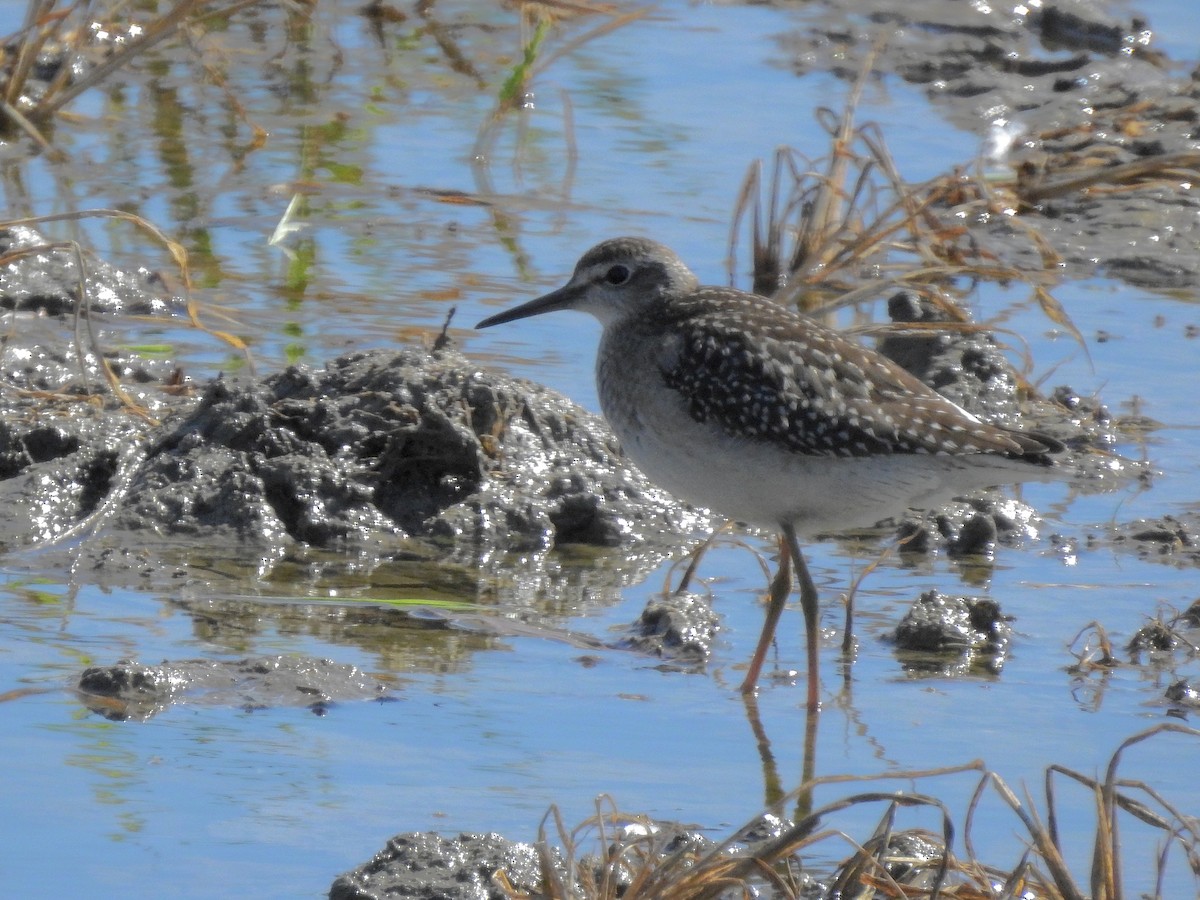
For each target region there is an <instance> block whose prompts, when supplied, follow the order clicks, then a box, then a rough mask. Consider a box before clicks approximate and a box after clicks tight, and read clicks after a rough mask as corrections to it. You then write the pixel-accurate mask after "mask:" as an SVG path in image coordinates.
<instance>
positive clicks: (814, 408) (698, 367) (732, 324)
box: [662, 291, 1048, 456]
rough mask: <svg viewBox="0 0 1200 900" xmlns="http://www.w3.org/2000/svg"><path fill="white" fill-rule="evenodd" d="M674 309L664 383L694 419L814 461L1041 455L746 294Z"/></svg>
mask: <svg viewBox="0 0 1200 900" xmlns="http://www.w3.org/2000/svg"><path fill="white" fill-rule="evenodd" d="M688 306H689V307H690V309H683V308H680V309H678V310H677V313H678V316H679V318H678V324H677V329H676V333H678V334H679V335H680V340H679V343H678V346H677V347H676V348H674V349H675V350H676V351H677V352H674V353H672V354H670V356H671V358H670V359H667V360H665V361H664V365H663V367H662V375H663V378H664V380H665V381H666V383H667V385H668V386H670V387H672V388H674V389H675V390H677V391H679V392H680V393H681V394H682V395H683V396H684V397H685V399H686V402H687V405H688V409H689V411H690V412H691V415H692V416H693V417H694V418H695V419H697V420H698V421H711V422H715V423H717V424H719V425H720V426H721V427H722V428H723V429H724V430H725V431H727V432H728V433H729V434H732V435H741V436H745V437H746V438H748V439H753V440H761V441H768V442H772V443H778V444H782V445H784V446H786V447H787V448H789V449H790V450H793V451H795V452H796V453H802V454H809V455H814V456H873V455H880V454H891V453H931V454H966V453H1004V454H1010V455H1017V456H1020V455H1025V454H1036V453H1039V452H1045V451H1046V450H1047V449H1048V447H1047V446H1045V445H1044V444H1042V443H1040V442H1039V441H1037V440H1034V439H1030V438H1025V437H1023V436H1021V435H1018V434H1014V433H1013V432H1009V431H1006V430H1004V429H1002V428H997V427H995V426H992V425H988V424H986V423H983V422H980V421H979V420H978V419H976V418H975V417H974V416H972V415H970V414H969V413H967V412H965V411H964V410H963V409H961V408H960V407H958V406H957V405H955V404H954V403H951V402H950V401H949V400H947V399H945V398H944V397H942V396H940V395H939V394H937V393H936V392H934V391H933V390H931V389H930V388H928V387H926V386H925V385H924V384H922V383H921V382H920V381H918V380H917V379H916V378H914V377H913V376H911V375H910V374H908V373H907V372H906V371H904V370H903V369H901V368H900V367H899V366H897V365H896V364H895V363H893V362H891V361H890V360H888V359H887V358H885V357H883V356H880V355H879V354H878V353H876V352H875V351H873V350H870V349H868V348H866V347H864V346H862V345H861V344H858V343H855V342H853V341H851V340H848V339H846V338H844V337H842V336H841V335H839V334H838V333H837V332H835V331H832V330H830V329H828V328H825V327H824V326H822V325H820V324H819V323H817V322H815V321H813V320H811V319H809V318H807V317H804V316H800V315H798V314H796V313H794V312H792V311H791V310H788V309H786V308H784V307H782V306H779V305H777V304H775V303H772V302H770V301H767V300H764V299H762V298H759V297H756V296H754V295H751V294H741V295H737V294H731V293H730V292H725V291H722V292H719V294H715V293H714V292H711V291H700V292H698V293H697V294H694V295H693V296H692V298H689V301H688Z"/></svg>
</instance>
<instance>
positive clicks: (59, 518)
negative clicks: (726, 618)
mask: <svg viewBox="0 0 1200 900" xmlns="http://www.w3.org/2000/svg"><path fill="white" fill-rule="evenodd" d="M177 408H179V410H180V411H179V412H177V413H176V414H175V416H174V417H167V418H166V421H165V422H164V424H162V425H158V426H153V425H148V424H147V423H146V422H145V421H143V420H140V419H138V418H136V417H135V416H132V415H130V414H128V413H127V412H123V411H120V410H115V409H108V410H104V409H101V408H98V407H96V406H93V405H87V404H81V403H64V404H62V405H61V406H56V405H55V404H53V403H47V402H46V400H45V399H44V398H40V399H38V398H29V397H25V398H19V399H17V400H15V401H11V404H10V408H9V409H8V410H7V414H6V415H5V417H4V419H3V425H2V426H0V478H2V480H0V498H2V499H3V500H5V501H7V503H8V505H9V506H10V507H11V508H13V509H15V510H17V512H16V513H15V514H14V515H12V516H10V517H8V518H7V519H6V520H5V522H4V524H2V525H0V543H2V544H3V545H5V546H7V547H8V548H10V549H15V548H20V547H31V546H44V545H46V544H47V543H48V542H52V543H58V544H60V545H62V544H63V543H64V539H78V542H79V543H78V545H77V546H76V545H74V544H72V547H71V552H72V553H74V554H77V555H78V556H79V557H81V558H84V559H87V560H90V561H91V562H92V563H93V564H94V566H95V567H96V568H100V569H107V570H118V569H120V568H122V567H126V568H135V569H146V568H154V567H155V565H156V563H155V555H156V554H159V553H161V554H163V555H164V557H165V556H167V555H169V554H170V552H171V551H172V550H176V551H189V552H193V551H197V550H200V549H207V550H208V551H209V552H210V554H211V552H212V551H214V550H219V549H220V548H222V547H224V548H227V549H228V550H229V552H230V555H237V556H239V557H240V558H247V556H248V555H250V556H253V558H255V559H263V560H278V559H280V558H282V557H284V556H285V555H287V554H289V553H291V552H293V551H296V550H297V548H307V549H317V550H327V551H331V552H336V553H341V552H346V551H359V552H369V553H372V554H375V555H377V556H380V557H392V556H396V555H410V556H416V557H420V558H431V557H437V558H442V559H446V558H458V559H460V560H461V561H463V562H471V561H478V560H479V559H481V558H483V557H486V556H488V555H490V554H493V553H497V552H530V551H543V550H548V549H551V548H556V547H561V546H563V545H567V544H586V545H593V546H598V547H609V548H612V547H621V548H631V547H642V548H643V549H645V547H646V545H647V544H652V545H654V546H656V547H666V546H669V545H670V544H672V543H675V542H677V541H678V538H679V536H680V535H681V534H686V533H690V532H692V531H693V530H696V529H697V528H701V527H704V526H705V525H706V523H707V521H708V519H707V517H705V516H703V515H700V514H697V513H696V512H694V511H692V510H689V509H688V508H687V507H684V506H682V505H681V504H679V503H678V502H676V501H675V500H674V499H672V498H671V497H670V496H669V495H668V494H666V493H665V492H663V491H661V490H660V489H658V488H656V487H654V486H653V485H651V484H650V483H649V482H648V481H647V480H646V479H645V477H644V476H643V475H642V474H641V473H640V472H638V471H637V470H636V469H634V468H633V467H632V466H631V465H630V464H629V463H628V462H627V460H626V459H625V457H624V456H623V455H622V454H621V452H620V450H619V448H618V447H617V445H616V443H615V441H614V439H613V437H612V435H611V432H610V431H609V430H608V428H607V426H606V425H605V424H604V423H603V421H602V420H601V419H600V418H598V417H596V416H593V415H591V414H589V413H587V412H586V411H584V410H582V409H580V408H579V407H577V406H575V405H574V404H572V403H570V402H569V401H568V400H566V399H565V398H563V397H562V396H561V395H558V394H555V393H554V392H552V391H549V390H547V389H545V388H542V387H539V386H537V385H534V384H531V383H528V382H524V381H521V380H518V379H513V378H510V377H508V376H505V375H502V374H498V373H495V372H489V371H486V370H484V369H481V368H480V367H478V366H475V365H473V364H472V363H471V362H470V361H469V360H467V359H466V358H465V357H463V356H462V355H461V354H459V353H457V352H455V351H453V350H448V349H447V350H440V351H437V352H428V351H426V350H423V349H410V350H402V351H399V352H396V351H375V352H366V353H358V354H354V355H351V356H346V357H342V358H340V359H336V360H334V361H332V362H331V363H329V364H328V366H327V367H326V368H325V369H323V370H317V371H314V370H310V369H307V368H301V367H293V368H289V369H288V370H286V371H284V372H282V373H280V374H277V375H274V376H271V377H268V378H265V379H262V380H254V379H249V378H247V379H244V380H226V379H221V378H219V379H217V380H215V381H213V382H211V383H210V384H209V385H208V387H207V389H206V390H205V392H204V394H203V396H202V397H201V399H200V400H199V402H198V403H196V402H194V401H192V402H187V403H186V405H183V404H182V403H181V404H177Z"/></svg>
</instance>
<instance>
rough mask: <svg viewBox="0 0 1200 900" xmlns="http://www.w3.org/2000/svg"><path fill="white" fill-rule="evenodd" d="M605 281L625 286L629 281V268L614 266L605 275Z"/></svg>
mask: <svg viewBox="0 0 1200 900" xmlns="http://www.w3.org/2000/svg"><path fill="white" fill-rule="evenodd" d="M604 280H605V281H607V282H608V283H609V284H624V283H625V282H627V281H628V280H629V267H628V266H613V267H612V268H611V269H609V270H608V271H607V272H605V273H604Z"/></svg>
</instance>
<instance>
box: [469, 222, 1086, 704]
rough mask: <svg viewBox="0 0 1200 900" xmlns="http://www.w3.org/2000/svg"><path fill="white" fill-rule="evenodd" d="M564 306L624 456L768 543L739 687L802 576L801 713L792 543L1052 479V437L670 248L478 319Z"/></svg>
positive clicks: (625, 246)
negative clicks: (691, 264) (588, 350)
mask: <svg viewBox="0 0 1200 900" xmlns="http://www.w3.org/2000/svg"><path fill="white" fill-rule="evenodd" d="M561 309H572V310H579V311H581V312H586V313H591V314H592V315H593V316H595V317H596V318H597V319H599V320H600V322H601V324H602V325H603V326H604V332H603V335H602V336H601V338H600V349H599V353H598V355H597V359H596V381H597V386H598V391H599V396H600V406H601V408H602V409H603V411H604V415H605V417H606V418H607V419H608V421H609V424H610V425H611V426H612V428H613V431H614V432H616V434H617V437H618V438H619V439H620V441H621V444H622V446H623V447H624V448H625V450H626V452H627V453H628V454H629V456H630V458H631V459H632V460H633V461H634V462H635V463H637V465H638V466H639V467H640V468H641V469H642V470H643V471H644V472H645V473H646V475H647V476H649V477H650V479H651V480H653V481H655V482H657V483H658V484H660V485H661V486H662V487H664V488H666V489H668V490H669V491H671V492H672V493H674V494H676V495H677V496H678V497H680V498H681V499H684V500H687V501H690V502H692V503H694V504H696V505H699V506H706V507H709V508H710V509H712V510H714V511H715V512H718V513H720V514H722V515H725V516H727V517H729V518H731V519H736V520H738V521H742V522H746V523H748V524H752V525H761V526H767V527H770V528H773V529H777V530H778V532H779V534H780V563H779V571H778V573H777V575H776V576H775V578H774V579H773V580H772V583H771V592H770V600H769V603H768V606H767V615H766V621H765V623H764V624H763V630H762V634H761V636H760V637H759V641H758V645H757V647H756V648H755V651H754V656H753V657H752V658H751V661H750V665H749V667H748V670H747V672H746V677H745V679H744V680H743V682H742V690H743V691H746V692H749V691H753V690H754V689H755V687H756V685H757V683H758V677H759V673H760V671H761V669H762V665H763V661H764V659H765V658H766V654H767V650H768V648H769V647H770V645H771V641H772V639H773V637H774V633H775V626H776V624H777V623H778V621H779V616H780V614H781V613H782V611H783V607H784V604H785V603H786V601H787V597H788V595H789V594H790V592H791V585H792V573H791V565H792V564H794V565H795V569H796V574H797V577H798V579H799V582H800V602H801V607H802V609H803V612H804V620H805V630H806V638H807V640H806V643H807V652H808V705H809V708H810V709H816V708H817V707H818V705H819V684H820V682H819V677H818V659H817V651H818V637H819V631H818V621H817V613H818V610H817V591H816V587H815V586H814V585H813V581H812V577H811V576H810V575H809V572H808V567H807V565H806V564H805V561H804V555H803V553H802V552H801V549H800V544H799V541H798V539H797V534H798V533H799V534H814V533H817V532H828V531H836V530H844V529H847V528H853V527H860V526H864V525H870V524H874V523H875V522H878V521H880V520H882V519H885V518H887V517H889V516H892V515H897V514H899V513H902V512H904V511H905V510H906V509H908V508H928V507H932V506H936V505H938V504H939V503H941V502H944V501H945V500H948V499H950V498H951V497H953V496H954V495H955V494H957V493H959V492H961V491H964V490H969V489H972V488H979V487H985V486H993V485H999V484H1010V483H1016V482H1021V481H1036V480H1047V479H1048V478H1055V477H1059V476H1058V475H1057V474H1055V473H1054V472H1053V469H1054V463H1053V461H1052V460H1051V458H1050V456H1051V454H1053V453H1056V452H1058V451H1060V450H1061V449H1062V445H1061V444H1059V443H1058V442H1057V441H1055V440H1053V439H1052V438H1047V437H1044V436H1042V435H1039V434H1029V433H1022V432H1019V431H1015V430H1012V429H1009V428H1005V427H1001V426H997V425H991V424H988V423H986V422H983V421H981V420H980V419H978V418H977V417H976V416H974V415H972V414H971V413H969V412H967V411H966V410H964V409H962V408H961V407H959V406H957V405H956V404H954V403H952V402H951V401H949V400H947V399H946V398H944V397H942V396H941V395H939V394H937V393H936V392H935V391H933V390H932V389H931V388H929V387H927V386H925V385H924V384H923V383H921V382H920V381H918V380H917V379H916V378H914V377H913V376H912V375H910V374H909V373H908V372H906V371H905V370H904V369H902V368H900V367H899V366H898V365H896V364H895V363H893V362H891V361H890V360H888V359H887V358H886V357H884V356H882V355H880V354H879V353H877V352H875V351H874V350H871V349H869V348H867V347H864V346H863V345H861V344H859V343H857V342H855V341H853V340H850V339H848V338H846V337H844V336H842V335H840V334H839V333H837V332H836V331H834V330H832V329H830V328H827V327H825V326H824V325H822V324H820V323H819V322H817V321H815V320H814V319H812V318H810V317H808V316H805V315H803V314H801V313H798V312H796V311H795V310H793V309H790V308H787V307H784V306H781V305H779V304H777V303H775V302H773V301H771V300H769V299H767V298H765V297H760V296H758V295H755V294H749V293H746V292H744V291H739V290H736V289H733V288H727V287H705V286H702V285H701V284H700V283H699V281H698V279H697V278H696V276H695V275H694V274H693V273H692V272H691V270H690V269H688V267H687V266H686V265H684V263H683V262H682V261H681V260H680V259H679V257H678V256H676V255H675V253H674V252H672V251H671V250H670V249H668V248H667V247H664V246H663V245H662V244H659V243H656V242H654V241H650V240H645V239H642V238H629V237H625V238H615V239H613V240H608V241H604V242H603V243H601V244H598V245H596V246H595V247H593V248H592V249H591V250H589V251H588V252H587V253H585V254H584V255H583V257H582V258H581V259H580V260H579V262H578V263H577V264H576V266H575V272H574V274H573V275H572V276H571V279H570V281H568V282H567V284H566V285H564V286H563V287H561V288H559V289H558V290H556V291H553V292H551V293H549V294H546V295H545V296H543V297H539V298H537V299H536V300H531V301H529V302H528V303H525V304H522V305H520V306H517V307H515V308H513V309H510V310H508V311H506V312H501V313H498V314H497V315H494V316H490V317H489V318H486V319H484V320H483V321H482V322H480V323H479V324H478V325H477V326H476V327H477V328H487V327H489V326H491V325H499V324H502V323H504V322H512V321H514V320H517V319H523V318H526V317H528V316H535V315H539V314H541V313H547V312H554V311H555V310H561Z"/></svg>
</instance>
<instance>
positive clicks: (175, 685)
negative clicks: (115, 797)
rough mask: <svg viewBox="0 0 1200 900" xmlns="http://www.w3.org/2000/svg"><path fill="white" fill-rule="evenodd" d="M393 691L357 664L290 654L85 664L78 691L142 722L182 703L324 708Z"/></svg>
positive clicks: (102, 709) (104, 710)
mask: <svg viewBox="0 0 1200 900" xmlns="http://www.w3.org/2000/svg"><path fill="white" fill-rule="evenodd" d="M388 691H389V688H388V687H387V685H385V684H382V683H381V682H378V681H376V680H375V679H373V678H371V677H370V676H368V675H366V674H365V673H364V672H362V671H360V670H359V669H358V668H356V667H355V666H349V665H344V664H341V663H335V662H333V661H331V660H328V659H314V658H312V657H306V656H290V655H289V656H264V657H256V658H253V659H242V660H236V661H222V660H212V659H182V660H174V661H170V662H168V661H163V662H161V663H158V664H156V665H145V664H143V663H139V662H136V661H134V660H128V659H124V660H121V661H119V662H117V663H114V664H113V665H111V666H92V667H91V668H88V669H85V670H84V672H83V673H82V674H81V675H80V676H79V683H78V694H79V698H80V699H81V700H82V701H83V703H84V705H86V706H87V707H88V708H89V709H90V710H92V712H95V713H99V714H100V715H102V716H104V717H105V718H106V719H112V720H115V721H125V720H128V719H133V720H136V721H142V722H144V721H146V720H147V719H150V718H153V717H154V716H156V715H158V714H159V713H161V712H163V711H165V710H167V709H169V708H170V707H171V706H175V705H179V704H185V703H186V704H198V705H202V706H233V707H237V708H239V709H243V710H246V711H252V710H258V709H269V708H271V707H275V706H300V707H306V708H308V709H309V710H311V711H312V712H314V713H316V714H318V715H324V713H325V712H326V711H327V710H328V708H329V706H330V704H332V703H337V702H339V701H350V700H373V699H384V698H387V697H389V694H388Z"/></svg>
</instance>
